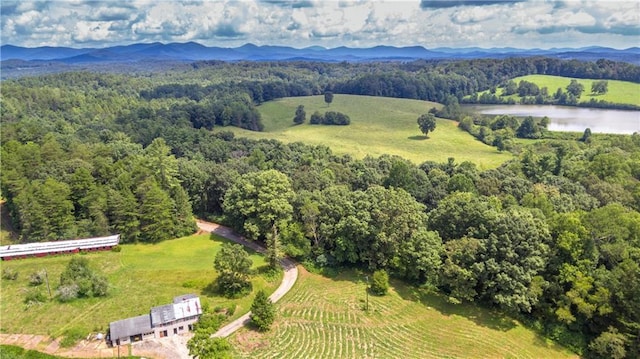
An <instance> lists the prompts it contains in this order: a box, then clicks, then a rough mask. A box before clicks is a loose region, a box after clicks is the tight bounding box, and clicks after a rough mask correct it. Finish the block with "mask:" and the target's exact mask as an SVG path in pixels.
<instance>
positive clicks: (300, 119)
mask: <svg viewBox="0 0 640 359" xmlns="http://www.w3.org/2000/svg"><path fill="white" fill-rule="evenodd" d="M306 120H307V113H306V112H305V111H304V106H303V105H298V108H297V109H296V116H295V117H294V118H293V123H295V124H296V125H301V124H303V123H304V121H306Z"/></svg>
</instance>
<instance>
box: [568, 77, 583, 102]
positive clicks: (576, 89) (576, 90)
mask: <svg viewBox="0 0 640 359" xmlns="http://www.w3.org/2000/svg"><path fill="white" fill-rule="evenodd" d="M583 91H584V86H583V85H582V84H581V83H579V82H578V81H577V80H571V82H570V83H569V85H568V86H567V92H568V93H570V94H572V95H573V96H575V97H576V98H580V95H582V92H583Z"/></svg>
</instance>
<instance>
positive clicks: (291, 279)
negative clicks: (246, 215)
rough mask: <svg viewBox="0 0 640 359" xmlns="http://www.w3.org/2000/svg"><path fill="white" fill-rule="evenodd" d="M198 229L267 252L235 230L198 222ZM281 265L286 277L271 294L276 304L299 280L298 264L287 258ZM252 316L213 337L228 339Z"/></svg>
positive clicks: (233, 323)
mask: <svg viewBox="0 0 640 359" xmlns="http://www.w3.org/2000/svg"><path fill="white" fill-rule="evenodd" d="M198 228H200V229H201V230H202V231H205V232H210V233H215V234H217V235H219V236H221V237H225V238H227V239H230V240H232V241H234V242H236V243H239V244H242V245H244V246H246V247H249V248H251V249H253V250H255V251H257V252H260V253H264V252H265V251H266V249H265V248H264V247H262V246H260V245H258V244H257V243H255V242H249V241H247V240H245V239H244V238H242V237H240V236H239V235H237V234H235V233H234V232H233V230H232V229H231V228H229V227H225V226H221V225H219V224H217V223H211V222H205V221H201V220H198ZM280 264H281V265H282V268H283V269H284V276H283V278H282V283H280V286H279V287H278V289H276V291H275V292H273V294H271V296H270V297H269V299H271V301H272V302H274V303H275V302H277V301H278V300H279V299H280V298H282V297H283V296H284V295H285V294H287V292H289V290H290V289H291V288H292V287H293V285H294V284H295V283H296V280H297V279H298V268H297V267H296V264H295V263H294V262H292V261H291V260H289V259H286V258H285V259H283V260H282V261H281V262H280ZM250 316H251V312H248V313H246V314H245V315H243V316H241V317H240V318H238V319H236V320H234V321H233V322H231V323H229V324H227V325H225V326H224V327H222V328H220V330H218V331H217V332H216V333H215V334H213V336H215V337H223V338H224V337H228V336H229V335H231V334H232V333H233V332H235V331H236V330H238V329H240V328H241V327H242V326H244V325H246V324H247V323H249V320H250V319H249V317H250Z"/></svg>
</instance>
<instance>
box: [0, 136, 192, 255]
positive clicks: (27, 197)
mask: <svg viewBox="0 0 640 359" xmlns="http://www.w3.org/2000/svg"><path fill="white" fill-rule="evenodd" d="M58 135H59V134H58V133H50V134H48V135H46V136H45V137H44V138H43V139H42V142H40V143H36V142H31V141H29V142H26V143H21V142H19V141H17V140H15V139H13V140H9V141H6V142H5V141H3V144H2V175H1V179H2V195H3V197H4V198H5V200H6V201H7V208H8V210H9V213H10V215H11V218H12V221H13V225H14V226H15V228H16V229H17V230H18V231H19V233H20V238H21V239H22V241H26V242H38V241H50V240H61V239H71V238H86V237H93V236H103V235H107V234H110V233H120V234H121V238H122V241H123V242H124V243H130V242H136V241H142V242H158V241H161V240H165V239H170V238H175V237H179V236H184V235H187V234H190V233H193V231H194V229H195V222H194V219H193V214H192V210H191V205H190V203H189V199H188V197H187V194H186V192H185V190H184V188H183V187H182V186H180V184H179V180H178V178H177V173H178V162H177V160H176V158H175V157H174V156H173V155H172V154H171V153H170V148H169V147H168V146H167V145H166V144H165V141H164V140H163V139H162V138H158V139H156V140H154V141H153V142H152V144H151V145H149V146H147V147H146V148H144V149H143V148H142V146H140V145H139V144H135V143H132V142H131V141H130V140H129V139H128V137H127V136H126V135H124V134H122V133H120V134H118V135H116V136H115V137H114V138H112V139H110V140H108V141H106V142H97V143H81V142H77V141H76V142H73V143H68V144H65V143H61V142H60V141H59V140H60V139H59V138H58V137H59V136H58Z"/></svg>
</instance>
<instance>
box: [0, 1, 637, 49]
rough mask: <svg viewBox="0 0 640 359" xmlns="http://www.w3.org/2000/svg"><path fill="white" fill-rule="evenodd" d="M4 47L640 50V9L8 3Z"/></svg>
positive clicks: (616, 4) (589, 4) (541, 4)
mask: <svg viewBox="0 0 640 359" xmlns="http://www.w3.org/2000/svg"><path fill="white" fill-rule="evenodd" d="M0 6H1V9H0V16H1V31H2V35H1V41H2V44H3V45H4V44H12V45H18V46H27V47H36V46H70V47H106V46H114V45H127V44H132V43H137V42H145V43H148V42H155V41H160V42H165V43H168V42H188V41H195V42H199V43H201V44H204V45H207V46H222V47H236V46H240V45H243V44H245V43H254V44H257V45H286V46H292V47H297V48H301V47H307V46H313V45H320V46H324V47H337V46H350V47H369V46H375V45H393V46H413V45H421V46H424V47H426V48H435V47H485V48H489V47H517V48H545V49H546V48H552V47H573V48H577V47H584V46H592V45H598V46H608V47H614V48H628V47H632V46H640V1H639V0H625V1H606V0H600V1H586V0H585V1H577V0H575V1H545V0H504V1H500V0H451V1H448V0H415V1H380V0H354V1H331V0H329V1H326V0H292V1H286V0H246V1H219V0H210V1H197V0H196V1H186V0H185V1H169V0H164V1H158V0H103V1H94V0H92V1H87V0H67V1H62V0H59V1H11V0H2V2H1V5H0Z"/></svg>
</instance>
